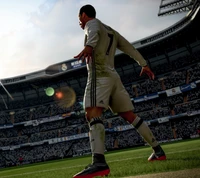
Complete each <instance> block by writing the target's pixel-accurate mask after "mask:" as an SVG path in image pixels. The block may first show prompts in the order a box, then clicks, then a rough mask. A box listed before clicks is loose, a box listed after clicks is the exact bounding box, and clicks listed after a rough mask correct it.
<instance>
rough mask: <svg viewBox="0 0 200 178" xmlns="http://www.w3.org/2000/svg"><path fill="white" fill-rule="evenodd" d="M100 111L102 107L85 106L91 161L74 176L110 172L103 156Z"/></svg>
mask: <svg viewBox="0 0 200 178" xmlns="http://www.w3.org/2000/svg"><path fill="white" fill-rule="evenodd" d="M102 112H103V108H101V107H90V108H86V119H87V121H88V124H89V127H90V131H89V138H90V146H91V151H92V163H91V164H89V165H88V166H86V168H85V169H84V170H82V171H81V172H79V173H77V174H76V175H74V178H93V177H95V176H106V175H108V174H109V173H110V169H109V167H108V165H107V163H106V160H105V156H104V151H105V143H104V142H105V129H104V125H103V121H102V120H101V115H102Z"/></svg>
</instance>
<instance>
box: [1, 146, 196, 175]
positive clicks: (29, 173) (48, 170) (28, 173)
mask: <svg viewBox="0 0 200 178" xmlns="http://www.w3.org/2000/svg"><path fill="white" fill-rule="evenodd" d="M196 150H200V148H199V149H190V150H182V151H175V152H167V155H168V154H174V153H182V152H190V151H196ZM145 157H146V156H138V157H132V158H125V159H118V160H113V161H108V163H112V162H119V161H126V160H131V159H138V158H145ZM84 166H85V165H77V166H70V167H61V168H57V169H46V170H42V171H33V172H25V173H21V174H14V175H9V176H3V177H1V178H9V177H16V176H22V175H31V174H36V173H43V172H51V171H58V170H63V169H71V168H77V167H84ZM27 168H28V167H27Z"/></svg>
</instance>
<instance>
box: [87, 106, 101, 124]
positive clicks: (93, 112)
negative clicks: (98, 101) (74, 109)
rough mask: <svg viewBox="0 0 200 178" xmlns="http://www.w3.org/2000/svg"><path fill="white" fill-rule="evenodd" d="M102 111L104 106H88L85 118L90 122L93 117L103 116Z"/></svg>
mask: <svg viewBox="0 0 200 178" xmlns="http://www.w3.org/2000/svg"><path fill="white" fill-rule="evenodd" d="M102 112H103V108H100V107H93V108H86V112H85V118H86V120H87V121H88V122H90V121H91V120H92V118H98V117H101V115H102Z"/></svg>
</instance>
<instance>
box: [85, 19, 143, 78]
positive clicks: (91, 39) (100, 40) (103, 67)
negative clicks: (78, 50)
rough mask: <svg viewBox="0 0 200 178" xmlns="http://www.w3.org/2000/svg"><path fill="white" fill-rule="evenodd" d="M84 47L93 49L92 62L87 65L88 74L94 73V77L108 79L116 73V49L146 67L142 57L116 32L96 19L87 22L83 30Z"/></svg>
mask: <svg viewBox="0 0 200 178" xmlns="http://www.w3.org/2000/svg"><path fill="white" fill-rule="evenodd" d="M84 31H85V46H86V45H88V46H91V47H93V49H94V54H93V58H92V62H90V63H89V64H88V65H87V69H88V72H89V73H91V72H93V71H95V72H96V77H108V76H109V75H110V74H111V73H113V72H116V71H115V69H114V57H115V52H116V49H117V48H118V49H119V50H121V51H123V52H124V53H126V54H127V55H129V56H130V57H131V58H133V59H134V60H135V61H136V62H137V63H138V64H139V65H140V66H145V65H147V63H146V61H145V60H144V58H143V57H142V55H141V54H140V53H139V52H138V51H137V50H136V49H135V48H134V47H133V46H132V45H131V44H130V43H129V42H128V41H127V40H126V39H125V38H124V37H122V36H121V35H120V34H119V33H118V32H117V31H115V30H114V29H112V28H111V27H109V26H107V25H105V24H103V23H102V22H101V21H100V20H98V19H97V18H94V19H92V20H90V21H88V22H87V23H86V25H85V28H84Z"/></svg>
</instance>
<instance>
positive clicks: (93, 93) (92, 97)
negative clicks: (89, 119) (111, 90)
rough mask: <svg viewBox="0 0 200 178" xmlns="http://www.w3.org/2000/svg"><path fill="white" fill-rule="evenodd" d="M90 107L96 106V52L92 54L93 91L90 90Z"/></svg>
mask: <svg viewBox="0 0 200 178" xmlns="http://www.w3.org/2000/svg"><path fill="white" fill-rule="evenodd" d="M90 92H91V93H90V102H91V103H90V105H91V107H95V106H96V67H95V57H94V51H93V54H92V80H91V90H90Z"/></svg>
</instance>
